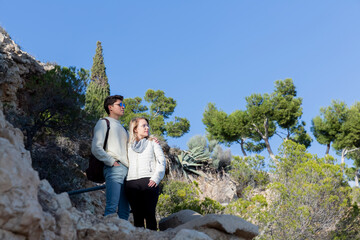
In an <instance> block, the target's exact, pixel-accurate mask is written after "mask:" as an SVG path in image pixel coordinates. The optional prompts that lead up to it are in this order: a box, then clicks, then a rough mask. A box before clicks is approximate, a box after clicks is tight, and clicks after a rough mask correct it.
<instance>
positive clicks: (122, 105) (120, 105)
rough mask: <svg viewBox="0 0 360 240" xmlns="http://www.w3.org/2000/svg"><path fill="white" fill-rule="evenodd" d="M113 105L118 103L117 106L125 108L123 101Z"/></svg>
mask: <svg viewBox="0 0 360 240" xmlns="http://www.w3.org/2000/svg"><path fill="white" fill-rule="evenodd" d="M114 105H118V106H119V107H124V108H125V103H122V102H121V103H119V104H114Z"/></svg>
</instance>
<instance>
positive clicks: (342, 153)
mask: <svg viewBox="0 0 360 240" xmlns="http://www.w3.org/2000/svg"><path fill="white" fill-rule="evenodd" d="M346 154H347V149H346V148H344V149H343V150H342V151H341V164H344V163H345V156H346Z"/></svg>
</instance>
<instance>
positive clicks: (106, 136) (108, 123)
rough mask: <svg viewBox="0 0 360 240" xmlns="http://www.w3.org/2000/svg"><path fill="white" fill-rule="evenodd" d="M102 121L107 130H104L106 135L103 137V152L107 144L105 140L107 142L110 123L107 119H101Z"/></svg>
mask: <svg viewBox="0 0 360 240" xmlns="http://www.w3.org/2000/svg"><path fill="white" fill-rule="evenodd" d="M102 120H105V121H106V125H107V130H106V135H105V141H104V146H103V148H104V150H105V148H106V144H107V140H108V137H109V131H110V121H109V120H108V119H107V118H102Z"/></svg>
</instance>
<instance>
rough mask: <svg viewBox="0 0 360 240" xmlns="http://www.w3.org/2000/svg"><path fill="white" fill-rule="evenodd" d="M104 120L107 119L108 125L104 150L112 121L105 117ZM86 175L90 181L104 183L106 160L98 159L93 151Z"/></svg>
mask: <svg viewBox="0 0 360 240" xmlns="http://www.w3.org/2000/svg"><path fill="white" fill-rule="evenodd" d="M102 120H105V121H106V125H107V131H106V136H105V141H104V146H103V148H104V150H105V148H106V144H107V140H108V137H109V130H110V122H109V120H108V119H106V118H103V119H102ZM85 172H86V177H87V179H89V180H90V181H93V182H96V183H103V182H105V177H104V162H103V161H100V160H99V159H97V158H96V157H95V156H94V155H93V154H92V153H91V156H90V159H89V167H88V168H87V169H86V171H85Z"/></svg>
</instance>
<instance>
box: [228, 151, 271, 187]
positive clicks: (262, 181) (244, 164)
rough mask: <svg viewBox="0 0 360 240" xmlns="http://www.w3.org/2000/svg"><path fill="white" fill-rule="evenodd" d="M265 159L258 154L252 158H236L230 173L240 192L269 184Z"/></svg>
mask: <svg viewBox="0 0 360 240" xmlns="http://www.w3.org/2000/svg"><path fill="white" fill-rule="evenodd" d="M264 159H265V158H264V157H263V156H261V155H257V154H256V155H255V156H250V157H239V156H234V159H233V161H232V162H231V165H230V171H229V173H230V176H231V178H232V179H233V180H234V181H235V182H236V183H237V185H238V186H239V187H240V190H243V189H245V188H246V187H248V186H251V187H259V186H266V184H268V183H269V175H268V174H267V173H266V172H265V171H264V168H265V161H264Z"/></svg>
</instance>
